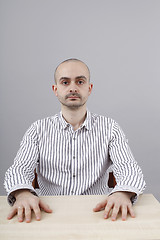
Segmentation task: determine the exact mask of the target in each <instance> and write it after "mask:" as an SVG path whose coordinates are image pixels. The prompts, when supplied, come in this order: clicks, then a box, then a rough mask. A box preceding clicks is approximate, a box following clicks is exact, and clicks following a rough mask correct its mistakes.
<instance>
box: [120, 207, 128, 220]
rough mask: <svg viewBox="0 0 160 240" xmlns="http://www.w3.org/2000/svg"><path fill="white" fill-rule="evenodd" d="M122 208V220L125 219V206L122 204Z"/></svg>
mask: <svg viewBox="0 0 160 240" xmlns="http://www.w3.org/2000/svg"><path fill="white" fill-rule="evenodd" d="M121 210H122V220H123V221H125V220H126V219H127V206H124V205H123V206H122V207H121Z"/></svg>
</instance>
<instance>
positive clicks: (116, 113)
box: [0, 0, 160, 200]
mask: <svg viewBox="0 0 160 240" xmlns="http://www.w3.org/2000/svg"><path fill="white" fill-rule="evenodd" d="M0 33H1V37H0V48H1V49H0V51H1V54H0V106H1V109H0V122H1V123H0V154H1V158H0V161H1V166H0V181H1V185H0V195H5V194H6V193H5V191H4V189H3V179H4V174H5V171H6V170H7V168H8V167H9V166H10V165H11V164H12V163H13V159H14V157H15V155H16V153H17V150H18V148H19V143H20V141H21V139H22V137H23V135H24V133H25V131H26V130H27V128H28V127H29V126H30V125H31V123H32V122H34V121H36V120H37V119H41V118H44V117H47V116H51V115H54V114H55V113H57V112H58V111H59V110H60V105H59V103H58V101H57V99H56V97H55V96H54V93H53V92H52V88H51V86H52V83H53V73H54V69H55V67H56V66H57V64H58V63H59V62H61V61H63V60H64V59H66V58H70V57H76V58H80V59H81V60H83V61H85V62H86V63H87V64H88V66H89V68H90V70H91V81H92V82H93V84H94V89H93V93H92V95H91V96H90V98H89V101H88V108H89V109H90V110H91V111H92V112H95V113H98V114H101V115H105V116H109V117H111V118H113V119H115V120H116V121H117V122H118V123H119V124H120V126H121V127H122V129H123V130H124V132H125V134H126V136H127V138H128V139H129V143H130V147H131V149H132V152H133V154H134V156H135V158H136V160H137V161H138V163H139V165H140V166H141V168H142V170H143V173H144V176H145V179H146V183H147V189H146V191H145V192H146V193H147V192H148V193H153V194H154V196H155V197H157V199H159V200H160V190H159V180H160V173H159V172H160V163H159V161H160V154H159V133H160V128H159V121H160V101H159V100H160V97H159V89H160V83H159V81H160V1H155V0H151V1H148V0H144V1H143V0H138V1H136V0H134V1H129V0H126V1H125V0H123V1H122V0H121V1H120V0H117V1H114V0H112V1H107V0H79V1H76V0H67V1H65V0H63V1H62V0H32V1H31V0H26V1H25V0H10V1H9V0H1V1H0Z"/></svg>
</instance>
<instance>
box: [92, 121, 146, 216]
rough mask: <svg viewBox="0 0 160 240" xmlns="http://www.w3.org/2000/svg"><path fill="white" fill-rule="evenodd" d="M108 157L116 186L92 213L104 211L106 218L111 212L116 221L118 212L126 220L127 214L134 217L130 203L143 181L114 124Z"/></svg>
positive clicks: (132, 201) (142, 189)
mask: <svg viewBox="0 0 160 240" xmlns="http://www.w3.org/2000/svg"><path fill="white" fill-rule="evenodd" d="M109 155H110V159H111V161H112V171H113V174H114V177H115V179H116V183H117V184H116V186H115V187H114V188H113V190H112V191H111V193H110V195H109V196H108V197H107V198H106V200H105V201H104V202H102V203H100V204H98V205H97V206H96V207H95V208H94V211H100V210H101V209H105V211H104V216H105V218H108V217H109V215H110V213H111V210H112V214H111V219H112V220H116V218H117V215H118V213H119V212H121V214H122V219H123V220H126V217H127V213H130V215H131V217H135V214H134V211H133V207H132V203H134V202H135V201H136V200H137V198H138V196H139V194H142V193H143V191H144V189H145V181H144V179H143V174H142V170H141V168H140V167H139V166H138V164H137V162H136V161H135V159H134V157H133V155H132V153H131V150H130V148H129V145H128V141H127V139H126V137H125V135H124V133H123V131H122V129H121V128H120V127H119V125H118V124H117V123H115V122H114V124H113V126H112V134H111V139H110V142H109Z"/></svg>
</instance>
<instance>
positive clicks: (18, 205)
mask: <svg viewBox="0 0 160 240" xmlns="http://www.w3.org/2000/svg"><path fill="white" fill-rule="evenodd" d="M13 194H14V197H15V198H16V202H15V204H14V205H13V207H12V208H11V211H10V213H9V214H8V217H7V218H8V220H10V219H12V218H13V217H14V216H15V215H16V214H17V216H18V221H19V222H23V220H24V219H26V222H27V223H29V222H31V212H32V210H33V211H34V213H35V216H36V220H37V221H39V220H41V209H43V210H44V211H45V212H47V213H52V210H51V209H50V207H49V206H48V205H47V204H46V203H44V202H43V201H42V200H41V199H40V198H39V197H37V196H35V195H33V194H32V193H31V192H30V191H29V190H27V189H21V190H17V191H15V192H14V193H13Z"/></svg>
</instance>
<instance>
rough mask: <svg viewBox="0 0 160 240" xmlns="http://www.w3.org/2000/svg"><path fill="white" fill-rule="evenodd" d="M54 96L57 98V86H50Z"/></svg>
mask: <svg viewBox="0 0 160 240" xmlns="http://www.w3.org/2000/svg"><path fill="white" fill-rule="evenodd" d="M52 89H53V92H54V94H55V95H56V96H57V85H52Z"/></svg>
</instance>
